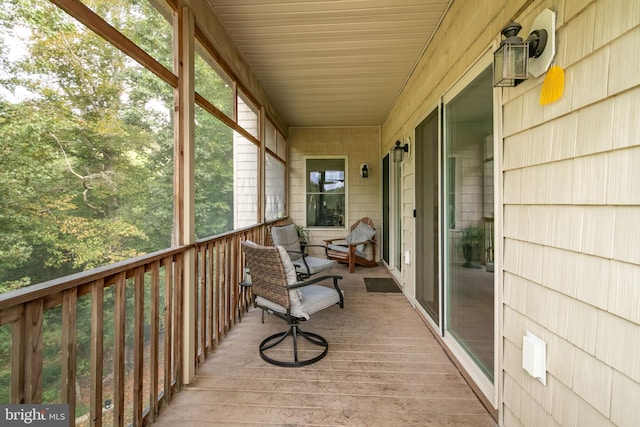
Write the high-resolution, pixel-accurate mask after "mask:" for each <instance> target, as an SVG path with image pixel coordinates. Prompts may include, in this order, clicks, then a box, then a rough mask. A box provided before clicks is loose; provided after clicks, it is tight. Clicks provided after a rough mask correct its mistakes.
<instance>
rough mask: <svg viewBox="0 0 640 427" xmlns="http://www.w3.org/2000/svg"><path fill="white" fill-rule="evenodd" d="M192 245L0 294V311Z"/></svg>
mask: <svg viewBox="0 0 640 427" xmlns="http://www.w3.org/2000/svg"><path fill="white" fill-rule="evenodd" d="M190 246H193V245H185V246H179V247H175V248H170V249H164V250H161V251H157V252H153V253H150V254H146V255H142V256H139V257H136V258H130V259H127V260H124V261H120V262H117V263H114V264H109V265H105V266H103V267H97V268H94V269H92V270H87V271H82V272H79V273H74V274H71V275H68V276H64V277H60V278H58V279H53V280H49V281H46V282H42V283H38V284H36V285H31V286H26V287H24V288H20V289H15V290H13V291H9V292H4V293H1V294H0V311H1V310H4V309H7V308H10V307H13V306H15V305H18V304H23V303H25V302H29V301H33V300H35V299H38V298H43V297H46V296H47V295H52V294H56V293H59V292H62V291H65V290H67V289H71V288H74V287H77V286H81V285H84V284H86V283H91V282H93V281H96V280H99V279H104V278H107V277H111V276H115V275H116V274H118V273H122V272H125V271H130V270H132V269H134V268H137V267H140V266H143V265H148V264H151V263H152V262H155V261H159V260H162V259H166V258H168V257H173V256H175V255H177V254H179V253H182V252H184V251H185V250H186V249H187V248H189V247H190Z"/></svg>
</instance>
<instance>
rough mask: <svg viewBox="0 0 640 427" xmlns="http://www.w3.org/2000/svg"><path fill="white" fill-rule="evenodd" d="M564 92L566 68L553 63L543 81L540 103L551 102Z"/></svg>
mask: <svg viewBox="0 0 640 427" xmlns="http://www.w3.org/2000/svg"><path fill="white" fill-rule="evenodd" d="M563 92H564V70H563V69H562V68H560V67H558V66H557V65H552V66H551V68H549V71H547V75H546V76H545V78H544V82H542V91H541V92H540V105H547V104H551V103H552V102H555V101H557V100H558V99H560V97H562V93H563Z"/></svg>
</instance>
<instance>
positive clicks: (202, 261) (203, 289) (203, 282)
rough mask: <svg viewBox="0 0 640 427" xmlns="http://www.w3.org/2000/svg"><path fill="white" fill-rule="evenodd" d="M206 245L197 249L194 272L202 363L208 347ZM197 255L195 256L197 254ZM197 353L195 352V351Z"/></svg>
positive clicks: (200, 360) (199, 356) (200, 358)
mask: <svg viewBox="0 0 640 427" xmlns="http://www.w3.org/2000/svg"><path fill="white" fill-rule="evenodd" d="M206 249H207V247H206V245H204V246H201V247H200V249H199V250H198V251H197V253H198V255H199V257H200V258H199V262H198V266H197V269H196V273H197V274H198V275H199V276H200V280H199V283H200V293H199V297H198V302H199V307H198V314H199V316H197V319H198V322H199V323H200V328H197V329H196V331H197V330H199V332H198V334H199V336H198V340H196V341H197V342H199V343H200V351H201V352H200V354H199V355H198V362H199V363H202V362H204V361H205V359H206V358H207V354H208V348H207V268H206V266H207V264H206V259H207V250H206ZM198 255H197V256H198ZM196 354H197V353H196Z"/></svg>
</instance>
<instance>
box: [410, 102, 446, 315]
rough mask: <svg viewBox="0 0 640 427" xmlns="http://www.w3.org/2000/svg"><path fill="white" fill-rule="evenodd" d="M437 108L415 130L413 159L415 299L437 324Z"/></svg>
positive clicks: (438, 312) (438, 309) (438, 219)
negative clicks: (414, 179)
mask: <svg viewBox="0 0 640 427" xmlns="http://www.w3.org/2000/svg"><path fill="white" fill-rule="evenodd" d="M439 117H440V115H439V110H435V111H433V112H432V113H431V114H429V115H428V116H427V118H425V119H424V120H423V121H422V122H421V123H420V124H419V125H418V126H417V127H416V131H415V140H416V143H415V153H416V154H415V159H416V165H418V167H416V188H418V189H420V190H419V191H416V251H417V253H418V254H420V255H419V256H420V262H419V263H417V264H416V299H417V300H418V302H419V303H420V305H421V306H422V307H423V308H424V309H425V311H426V312H427V314H429V317H431V320H433V321H434V323H435V324H436V325H440V274H439V271H440V257H439V252H440V251H439V242H440V239H439V233H438V229H439V227H440V203H439V192H438V184H439V180H438V170H439V168H438V163H439V156H438V151H439V150H438V147H439V140H438V129H439V123H440V120H439Z"/></svg>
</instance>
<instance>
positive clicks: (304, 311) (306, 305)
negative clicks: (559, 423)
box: [256, 285, 340, 320]
mask: <svg viewBox="0 0 640 427" xmlns="http://www.w3.org/2000/svg"><path fill="white" fill-rule="evenodd" d="M297 290H298V292H299V293H301V294H302V301H301V302H300V305H294V304H291V315H292V316H294V317H301V318H304V319H307V320H308V319H309V316H310V315H311V314H313V313H315V312H317V311H320V310H323V309H325V308H327V307H331V306H332V305H334V304H338V303H340V295H338V291H336V289H335V288H328V287H326V286H320V285H309V286H305V287H303V288H298V289H297ZM256 303H257V304H258V306H260V307H265V308H268V309H270V310H273V311H276V312H278V313H283V314H286V312H287V309H286V308H284V307H283V306H281V305H280V304H276V303H274V302H272V301H269V300H267V299H264V298H262V297H256Z"/></svg>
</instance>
